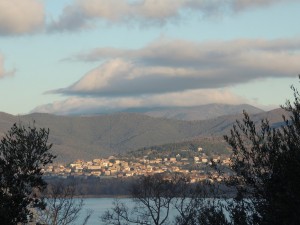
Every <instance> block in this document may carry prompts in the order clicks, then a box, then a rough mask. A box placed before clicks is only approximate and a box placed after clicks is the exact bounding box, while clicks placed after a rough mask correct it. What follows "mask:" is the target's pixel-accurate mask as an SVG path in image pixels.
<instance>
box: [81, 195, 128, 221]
mask: <svg viewBox="0 0 300 225" xmlns="http://www.w3.org/2000/svg"><path fill="white" fill-rule="evenodd" d="M114 200H115V198H86V199H84V207H83V210H82V213H81V216H80V219H79V220H78V223H77V224H78V225H79V224H81V221H82V220H83V217H84V215H85V213H86V210H93V214H92V216H91V218H90V219H89V221H88V223H87V224H88V225H95V224H99V225H100V224H101V225H102V224H104V223H102V222H101V219H100V218H99V217H100V216H101V215H102V214H103V213H104V212H105V211H107V210H108V209H111V208H112V206H113V201H114ZM121 201H124V202H126V205H128V206H130V205H133V202H132V201H131V200H130V199H128V198H122V199H121ZM77 224H76V225H77Z"/></svg>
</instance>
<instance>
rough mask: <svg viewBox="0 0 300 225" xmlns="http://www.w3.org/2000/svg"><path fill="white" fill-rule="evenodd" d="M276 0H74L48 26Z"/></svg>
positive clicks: (152, 17)
mask: <svg viewBox="0 0 300 225" xmlns="http://www.w3.org/2000/svg"><path fill="white" fill-rule="evenodd" d="M286 1H296V0H285V2H286ZM278 2H283V0H251V1H250V0H228V1H216V0H163V1H159V0H135V1H129V0H109V1H107V0H75V1H73V2H72V3H70V4H69V5H67V6H66V7H65V8H64V10H63V12H62V15H61V16H60V17H59V18H58V19H57V20H54V21H52V23H51V24H50V25H49V27H48V30H49V31H75V30H81V29H86V28H90V27H93V26H94V22H95V20H100V21H104V22H106V23H115V24H119V23H127V24H128V23H133V24H138V25H142V26H145V25H164V24H166V23H169V22H172V21H177V20H179V19H181V18H183V17H184V14H188V15H191V13H193V14H196V15H199V16H207V15H208V16H211V15H215V14H219V13H224V12H225V11H232V12H240V11H242V10H246V9H248V8H253V7H263V6H267V5H271V4H275V3H278Z"/></svg>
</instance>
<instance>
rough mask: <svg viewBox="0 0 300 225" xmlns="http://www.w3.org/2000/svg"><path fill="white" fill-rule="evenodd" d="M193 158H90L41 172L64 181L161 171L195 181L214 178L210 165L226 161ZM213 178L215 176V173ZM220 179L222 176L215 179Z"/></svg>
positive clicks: (200, 155) (118, 176)
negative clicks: (71, 177)
mask: <svg viewBox="0 0 300 225" xmlns="http://www.w3.org/2000/svg"><path fill="white" fill-rule="evenodd" d="M201 150H202V149H201V148H199V154H198V155H197V156H194V157H193V158H182V157H181V156H180V154H178V155H176V157H171V158H168V157H162V158H161V157H160V158H152V159H148V157H147V156H145V157H142V158H122V159H118V158H116V157H114V156H110V157H108V158H99V159H93V160H91V161H84V160H76V161H75V162H72V163H70V164H68V165H63V164H57V165H49V166H48V167H46V168H45V169H44V174H45V175H46V176H57V177H62V178H67V177H68V176H83V177H90V176H93V177H100V178H121V177H122V178H124V177H132V176H140V175H153V174H156V173H164V172H169V173H172V172H177V173H183V174H188V175H189V176H190V177H191V178H192V180H194V181H199V180H204V179H207V178H208V175H209V176H210V177H211V176H214V174H212V173H213V171H212V170H211V169H210V166H209V165H211V164H212V163H213V162H218V163H220V164H221V165H224V166H229V165H230V158H228V157H226V156H223V157H222V156H213V157H211V158H208V157H207V156H206V155H205V154H204V153H201ZM216 176H217V174H216ZM218 179H220V180H221V179H222V177H218Z"/></svg>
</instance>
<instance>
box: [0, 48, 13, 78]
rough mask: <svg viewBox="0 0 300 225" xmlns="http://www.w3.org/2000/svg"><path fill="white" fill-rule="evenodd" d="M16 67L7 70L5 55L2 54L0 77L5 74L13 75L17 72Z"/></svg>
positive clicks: (0, 57)
mask: <svg viewBox="0 0 300 225" xmlns="http://www.w3.org/2000/svg"><path fill="white" fill-rule="evenodd" d="M15 72H16V71H15V69H13V70H11V71H6V70H5V68H4V57H3V56H2V55H1V54H0V78H3V77H5V76H12V75H14V74H15Z"/></svg>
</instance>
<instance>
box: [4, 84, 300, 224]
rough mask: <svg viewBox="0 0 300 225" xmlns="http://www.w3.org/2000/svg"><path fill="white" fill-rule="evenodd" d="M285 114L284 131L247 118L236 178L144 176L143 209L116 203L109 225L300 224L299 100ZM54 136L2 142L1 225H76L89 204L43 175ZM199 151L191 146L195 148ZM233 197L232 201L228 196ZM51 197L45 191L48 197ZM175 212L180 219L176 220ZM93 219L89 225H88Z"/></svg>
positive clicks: (238, 140)
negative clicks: (34, 224)
mask: <svg viewBox="0 0 300 225" xmlns="http://www.w3.org/2000/svg"><path fill="white" fill-rule="evenodd" d="M292 90H293V91H294V102H292V103H291V102H289V101H287V102H286V104H285V105H284V106H282V108H283V109H284V110H285V111H287V112H288V113H289V115H290V116H289V117H284V116H283V125H282V126H280V127H276V128H275V127H272V126H271V125H270V124H269V122H268V120H267V119H265V120H262V121H261V123H260V124H259V125H258V124H256V123H254V122H253V121H252V120H251V119H250V117H249V115H248V114H247V113H246V112H244V119H243V120H242V121H237V122H236V124H235V125H234V126H233V128H232V130H231V132H230V135H229V136H225V137H224V139H225V141H226V142H227V143H228V144H229V145H230V146H231V148H232V154H231V165H230V169H231V172H230V173H229V174H228V171H224V170H223V167H222V166H220V163H218V162H215V161H212V162H211V166H212V169H214V170H215V171H216V172H218V173H219V174H220V175H224V173H227V175H228V176H225V175H224V176H223V177H227V178H226V179H225V180H224V181H223V182H222V183H218V182H216V181H215V180H214V177H211V179H210V182H206V181H205V182H201V183H195V184H191V180H190V178H189V177H188V176H185V175H182V174H177V173H172V174H170V176H164V175H162V174H156V175H154V176H141V177H140V178H139V179H138V180H135V181H134V182H133V184H132V185H131V186H130V187H129V191H130V192H129V193H130V196H131V198H132V199H133V200H134V202H135V203H136V206H135V207H134V208H133V209H129V208H128V207H126V205H125V204H123V203H122V202H118V201H116V202H115V205H114V207H113V208H112V209H110V210H109V209H108V211H107V212H106V213H105V214H104V215H102V221H104V222H105V223H106V224H115V225H117V224H118V225H121V224H149V225H150V224H155V225H163V224H178V225H184V224H185V225H208V224H210V225H214V224H215V225H217V224H224V225H240V224H243V225H244V224H246V225H248V224H249V225H250V224H251V225H252V224H258V225H265V224H272V225H273V224H275V225H277V224H278V225H279V224H280V225H282V224H283V225H293V224H300V218H299V214H300V207H299V205H300V95H299V93H298V91H297V90H296V89H295V88H294V87H292ZM48 135H49V130H46V129H37V128H35V127H24V126H23V125H21V124H19V125H17V124H14V125H13V127H12V128H11V129H10V130H9V131H8V133H7V134H6V135H5V137H4V138H3V139H2V140H1V143H0V221H1V223H3V224H7V225H10V224H18V223H21V224H27V223H28V222H30V221H31V220H32V219H33V218H34V216H36V219H37V220H39V221H42V222H43V223H46V224H57V225H58V224H71V223H73V222H74V221H76V219H77V218H78V213H79V212H80V210H81V208H82V201H74V198H75V197H76V192H75V190H76V189H74V188H73V186H72V185H69V184H68V185H64V186H60V185H58V186H57V185H56V184H51V186H48V187H47V185H46V182H45V180H44V178H43V176H42V175H43V173H42V168H44V167H45V166H46V165H47V164H49V163H52V161H53V159H54V158H55V156H54V155H52V154H51V152H50V151H49V150H50V149H51V144H48V143H47V142H48ZM191 147H192V146H191ZM228 188H229V190H234V191H233V192H232V193H233V194H234V196H233V198H228V195H226V191H227V190H228ZM45 191H46V192H45ZM171 207H173V208H175V209H176V211H177V216H176V218H175V219H174V220H172V221H171V219H170V218H169V212H170V209H171ZM89 216H90V213H88V214H87V215H86V217H85V219H84V221H83V224H86V222H87V220H88V218H89Z"/></svg>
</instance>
